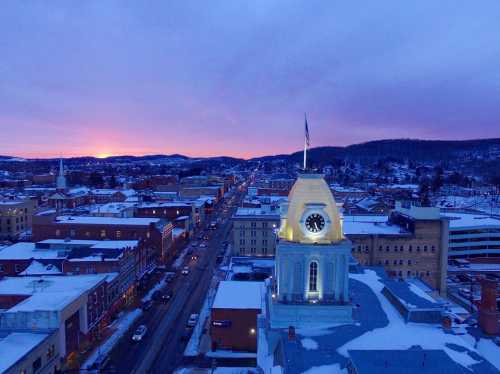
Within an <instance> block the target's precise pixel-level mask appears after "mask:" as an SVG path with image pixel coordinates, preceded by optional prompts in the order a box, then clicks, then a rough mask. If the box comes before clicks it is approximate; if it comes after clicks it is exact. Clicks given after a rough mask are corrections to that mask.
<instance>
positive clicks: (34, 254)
mask: <svg viewBox="0 0 500 374" xmlns="http://www.w3.org/2000/svg"><path fill="white" fill-rule="evenodd" d="M35 245H36V243H25V242H20V243H16V244H12V245H9V246H7V247H4V248H0V260H28V259H30V258H37V259H47V260H50V259H58V258H62V257H60V256H59V255H58V253H57V251H56V250H50V249H49V250H47V249H37V248H36V247H35Z"/></svg>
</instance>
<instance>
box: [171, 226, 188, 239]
mask: <svg viewBox="0 0 500 374" xmlns="http://www.w3.org/2000/svg"><path fill="white" fill-rule="evenodd" d="M185 232H186V230H184V229H181V228H180V227H174V228H173V229H172V236H173V237H174V238H178V237H179V236H181V235H182V234H184V233H185Z"/></svg>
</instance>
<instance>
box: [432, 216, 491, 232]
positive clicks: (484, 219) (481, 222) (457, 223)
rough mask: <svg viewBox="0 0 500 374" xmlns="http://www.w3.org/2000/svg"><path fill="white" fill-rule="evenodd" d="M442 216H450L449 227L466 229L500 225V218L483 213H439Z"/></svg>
mask: <svg viewBox="0 0 500 374" xmlns="http://www.w3.org/2000/svg"><path fill="white" fill-rule="evenodd" d="M441 215H442V216H444V217H447V218H450V229H455V230H459V229H466V228H474V227H482V226H496V227H499V226H500V219H498V218H495V217H490V216H488V215H485V214H480V213H478V214H472V213H451V212H445V213H441Z"/></svg>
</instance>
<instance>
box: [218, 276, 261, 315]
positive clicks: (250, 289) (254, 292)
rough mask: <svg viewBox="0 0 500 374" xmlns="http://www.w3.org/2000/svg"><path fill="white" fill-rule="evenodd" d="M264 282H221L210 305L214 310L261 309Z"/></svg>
mask: <svg viewBox="0 0 500 374" xmlns="http://www.w3.org/2000/svg"><path fill="white" fill-rule="evenodd" d="M263 287H264V282H237V281H222V282H220V283H219V288H218V289H217V294H216V295H215V300H214V303H213V305H212V308H214V309H262V292H263Z"/></svg>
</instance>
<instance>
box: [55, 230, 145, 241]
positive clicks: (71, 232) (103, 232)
mask: <svg viewBox="0 0 500 374" xmlns="http://www.w3.org/2000/svg"><path fill="white" fill-rule="evenodd" d="M55 234H56V236H58V237H59V236H61V230H59V229H57V230H56V232H55ZM69 236H70V238H74V237H75V236H76V230H75V229H70V230H69ZM85 236H86V237H90V231H87V232H85ZM99 236H100V237H101V238H106V237H107V236H108V232H107V231H106V230H101V231H100V232H99ZM121 237H122V232H121V231H120V230H116V231H115V238H116V239H120V238H121ZM132 237H134V238H137V232H135V231H134V232H133V233H132ZM146 237H147V238H149V237H151V233H150V232H149V231H147V232H146Z"/></svg>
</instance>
